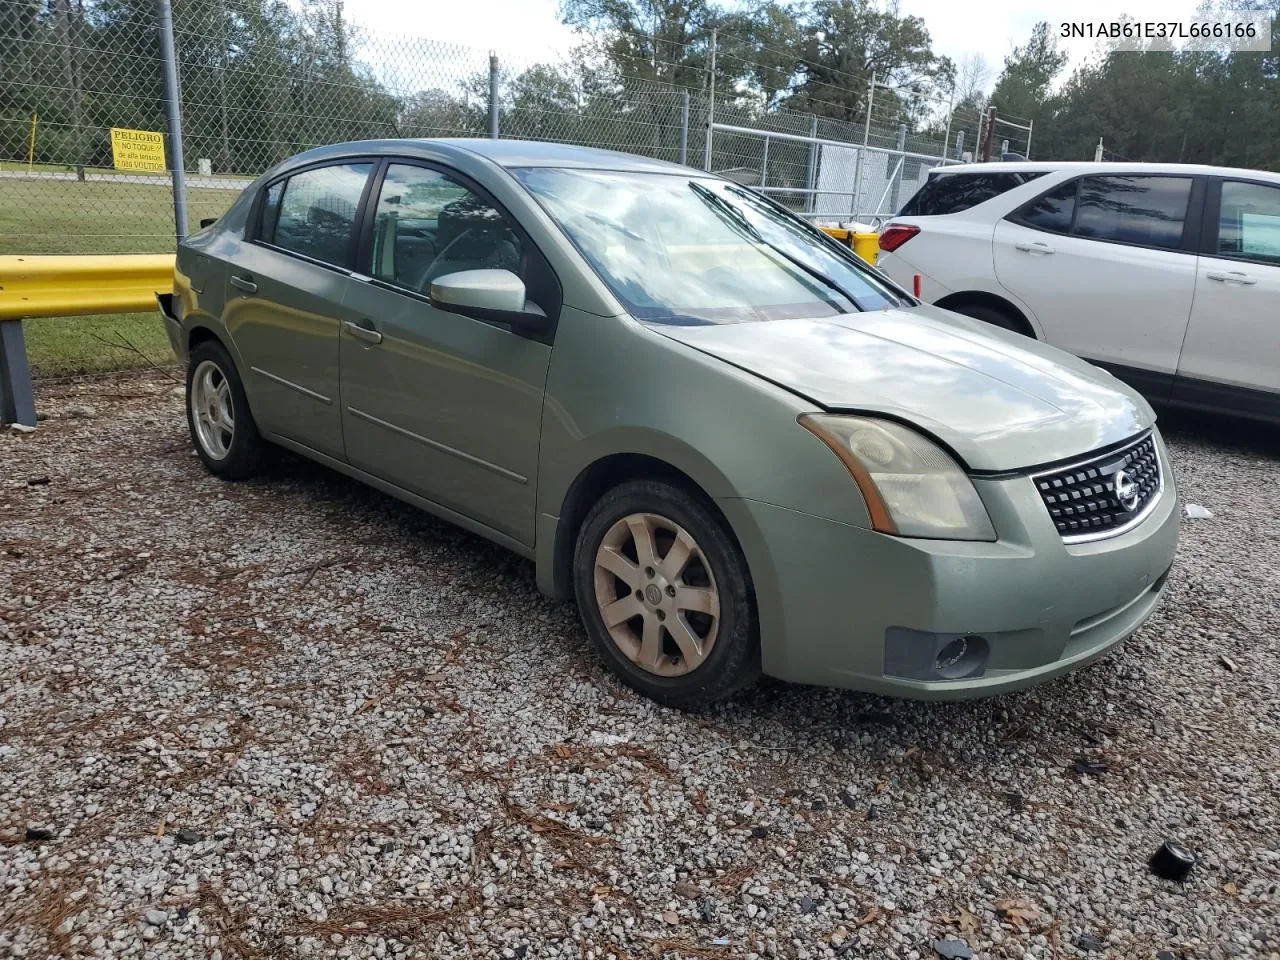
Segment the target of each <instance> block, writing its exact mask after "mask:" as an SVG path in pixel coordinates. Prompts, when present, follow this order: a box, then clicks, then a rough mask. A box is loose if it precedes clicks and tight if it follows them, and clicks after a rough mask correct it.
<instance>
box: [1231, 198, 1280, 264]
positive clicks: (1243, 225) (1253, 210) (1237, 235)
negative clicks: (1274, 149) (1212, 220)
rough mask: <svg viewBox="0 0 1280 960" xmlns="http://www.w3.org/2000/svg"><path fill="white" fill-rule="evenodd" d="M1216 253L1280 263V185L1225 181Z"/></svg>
mask: <svg viewBox="0 0 1280 960" xmlns="http://www.w3.org/2000/svg"><path fill="white" fill-rule="evenodd" d="M1217 253H1218V256H1220V257H1239V258H1241V259H1243V260H1257V261H1260V262H1262V263H1274V264H1276V265H1278V266H1280V187H1271V186H1267V185H1266V184H1263V183H1245V182H1243V181H1240V180H1227V181H1224V182H1223V184H1222V205H1221V208H1220V212H1219V214H1218V250H1217Z"/></svg>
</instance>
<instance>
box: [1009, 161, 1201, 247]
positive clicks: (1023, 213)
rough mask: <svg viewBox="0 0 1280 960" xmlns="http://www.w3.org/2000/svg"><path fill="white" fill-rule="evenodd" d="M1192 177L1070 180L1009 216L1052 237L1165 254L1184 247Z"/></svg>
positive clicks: (1083, 178)
mask: <svg viewBox="0 0 1280 960" xmlns="http://www.w3.org/2000/svg"><path fill="white" fill-rule="evenodd" d="M1191 183H1192V179H1191V178H1190V177H1158V176H1106V177H1082V178H1080V179H1077V180H1069V181H1067V182H1066V183H1064V184H1061V185H1060V186H1057V187H1054V188H1053V189H1052V190H1050V191H1049V192H1048V193H1046V194H1044V195H1043V196H1040V197H1037V198H1036V199H1035V200H1032V201H1031V202H1030V203H1028V204H1026V205H1025V206H1023V207H1022V208H1021V209H1019V210H1017V211H1015V212H1014V213H1012V214H1010V215H1009V219H1010V220H1012V221H1013V222H1014V223H1020V224H1022V225H1023V226H1026V227H1032V228H1034V229H1036V230H1045V231H1048V232H1049V233H1067V234H1071V235H1072V236H1076V237H1084V238H1086V239H1089V240H1108V241H1111V242H1113V243H1129V244H1134V245H1136V246H1141V247H1154V248H1157V249H1162V250H1174V249H1177V248H1178V247H1179V246H1180V245H1181V243H1182V230H1183V224H1184V223H1185V222H1186V218H1187V206H1188V204H1189V203H1190V200H1191Z"/></svg>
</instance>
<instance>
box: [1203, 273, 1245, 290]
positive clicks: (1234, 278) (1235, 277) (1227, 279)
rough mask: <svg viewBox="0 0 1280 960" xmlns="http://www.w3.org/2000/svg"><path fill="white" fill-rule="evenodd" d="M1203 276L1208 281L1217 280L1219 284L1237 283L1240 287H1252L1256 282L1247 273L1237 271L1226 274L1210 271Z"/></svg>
mask: <svg viewBox="0 0 1280 960" xmlns="http://www.w3.org/2000/svg"><path fill="white" fill-rule="evenodd" d="M1205 276H1206V277H1208V278H1209V279H1210V280H1217V281H1218V282H1219V283H1238V284H1240V285H1241V286H1242V287H1248V286H1252V285H1253V284H1255V283H1257V282H1258V281H1257V279H1256V278H1254V277H1251V276H1249V275H1248V274H1247V273H1241V272H1240V271H1239V270H1230V271H1228V272H1227V273H1221V272H1219V271H1217V270H1210V271H1209V272H1208V273H1206V274H1205Z"/></svg>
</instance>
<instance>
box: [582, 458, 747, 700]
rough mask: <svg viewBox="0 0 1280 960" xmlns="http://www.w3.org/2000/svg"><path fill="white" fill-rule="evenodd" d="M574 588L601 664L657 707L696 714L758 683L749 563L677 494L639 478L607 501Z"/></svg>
mask: <svg viewBox="0 0 1280 960" xmlns="http://www.w3.org/2000/svg"><path fill="white" fill-rule="evenodd" d="M573 583H574V594H575V596H576V597H577V601H578V609H579V611H580V613H581V615H582V622H583V625H584V626H585V627H586V631H587V635H588V636H589V637H590V638H591V642H592V645H593V646H594V647H595V649H596V652H597V653H598V654H599V656H600V658H601V659H602V660H603V661H604V662H605V664H606V665H607V666H608V667H609V669H610V670H612V671H613V673H614V674H615V675H616V676H617V677H618V678H619V679H620V680H622V682H623V683H625V684H627V686H629V687H631V688H632V689H634V690H637V691H638V692H640V693H643V694H644V695H645V696H647V697H649V698H651V699H653V700H656V701H657V702H658V703H662V704H665V705H667V706H672V707H679V708H681V709H698V708H701V707H705V706H708V705H710V704H712V703H715V702H716V701H718V700H722V699H724V698H726V697H728V696H731V695H732V694H734V693H736V692H737V691H739V690H741V689H742V688H744V687H746V686H748V685H750V684H751V683H754V682H755V680H756V679H757V678H758V677H759V675H760V643H759V632H758V627H757V623H756V614H755V603H754V593H753V591H752V588H751V577H750V573H749V572H748V570H747V564H746V560H745V559H744V557H743V556H742V551H741V550H739V548H738V546H737V544H736V543H735V542H734V540H733V538H732V536H731V535H730V534H729V532H728V530H727V529H726V527H725V525H724V522H723V520H722V519H721V518H720V517H719V516H718V515H717V514H716V513H715V512H714V511H713V510H712V508H711V507H709V506H708V505H707V504H706V503H704V502H703V501H702V500H701V499H699V498H697V497H695V496H693V495H691V494H690V493H689V492H688V491H686V490H684V489H683V488H681V487H679V486H676V485H674V484H671V483H668V482H665V481H660V480H636V481H631V482H628V483H624V484H622V485H620V486H618V487H615V488H614V489H612V490H610V491H609V492H608V493H606V494H605V495H604V496H603V497H601V498H600V500H599V501H598V502H597V503H596V504H595V506H593V507H592V508H591V510H590V512H589V513H588V514H587V517H586V519H585V520H584V521H583V524H582V527H581V529H580V530H579V532H578V539H577V542H576V544H575V546H574V557H573Z"/></svg>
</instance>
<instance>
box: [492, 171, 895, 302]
mask: <svg viewBox="0 0 1280 960" xmlns="http://www.w3.org/2000/svg"><path fill="white" fill-rule="evenodd" d="M514 172H515V174H516V176H517V177H519V179H520V181H521V182H522V183H523V184H524V185H525V186H526V187H527V188H528V189H529V190H530V192H532V193H533V194H534V196H536V197H537V198H538V199H539V200H540V201H541V202H542V204H543V206H544V207H545V208H546V209H547V211H548V212H549V213H550V214H551V216H552V217H553V218H555V220H556V221H557V222H558V223H559V224H560V226H561V227H563V228H564V230H565V232H566V233H568V235H569V237H570V239H572V240H573V242H574V243H575V244H576V245H577V247H578V249H579V250H581V251H582V253H583V255H584V256H585V257H586V258H587V259H588V260H589V261H590V262H591V265H592V267H594V268H595V270H596V272H597V273H599V274H600V276H601V278H602V279H603V280H604V281H605V283H606V284H608V285H609V288H610V289H611V290H612V291H613V293H614V295H615V296H617V297H618V299H619V300H621V301H622V303H623V304H624V305H625V306H626V308H627V310H628V312H630V313H631V315H632V316H634V317H636V318H637V319H639V320H650V321H656V322H662V323H677V324H713V323H739V322H742V321H747V320H781V319H788V318H794V317H825V316H838V315H840V314H845V313H852V312H854V311H859V310H876V309H880V308H883V307H890V306H902V305H905V304H908V303H909V302H910V301H908V300H906V299H905V298H904V297H903V296H902V295H901V294H899V293H898V292H897V291H896V290H895V289H894V288H893V287H892V286H891V285H890V284H888V283H887V282H885V281H883V280H880V279H878V278H877V277H876V276H875V275H874V274H873V273H872V272H871V271H870V269H868V268H864V267H860V266H859V265H858V264H857V263H856V262H855V261H854V255H853V253H852V252H849V253H846V252H845V251H843V250H841V249H840V248H839V247H837V246H836V245H835V244H834V243H833V242H829V241H827V240H826V239H825V238H824V237H821V236H819V235H817V234H816V233H815V232H814V231H813V230H812V229H811V228H810V227H809V226H808V225H807V224H805V223H803V222H801V221H799V220H798V219H796V218H794V217H792V216H791V215H790V214H788V213H786V212H784V211H782V210H780V209H779V208H777V207H776V206H774V205H773V204H772V203H770V202H769V201H768V200H765V199H764V198H762V197H760V196H758V195H756V194H754V193H752V192H751V191H749V190H746V189H744V188H742V187H739V186H737V185H736V184H732V183H728V182H726V181H724V180H716V179H712V178H708V177H700V176H681V175H672V174H666V173H631V172H618V171H605V170H567V169H559V168H551V167H526V168H522V169H519V170H516V171H514Z"/></svg>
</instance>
